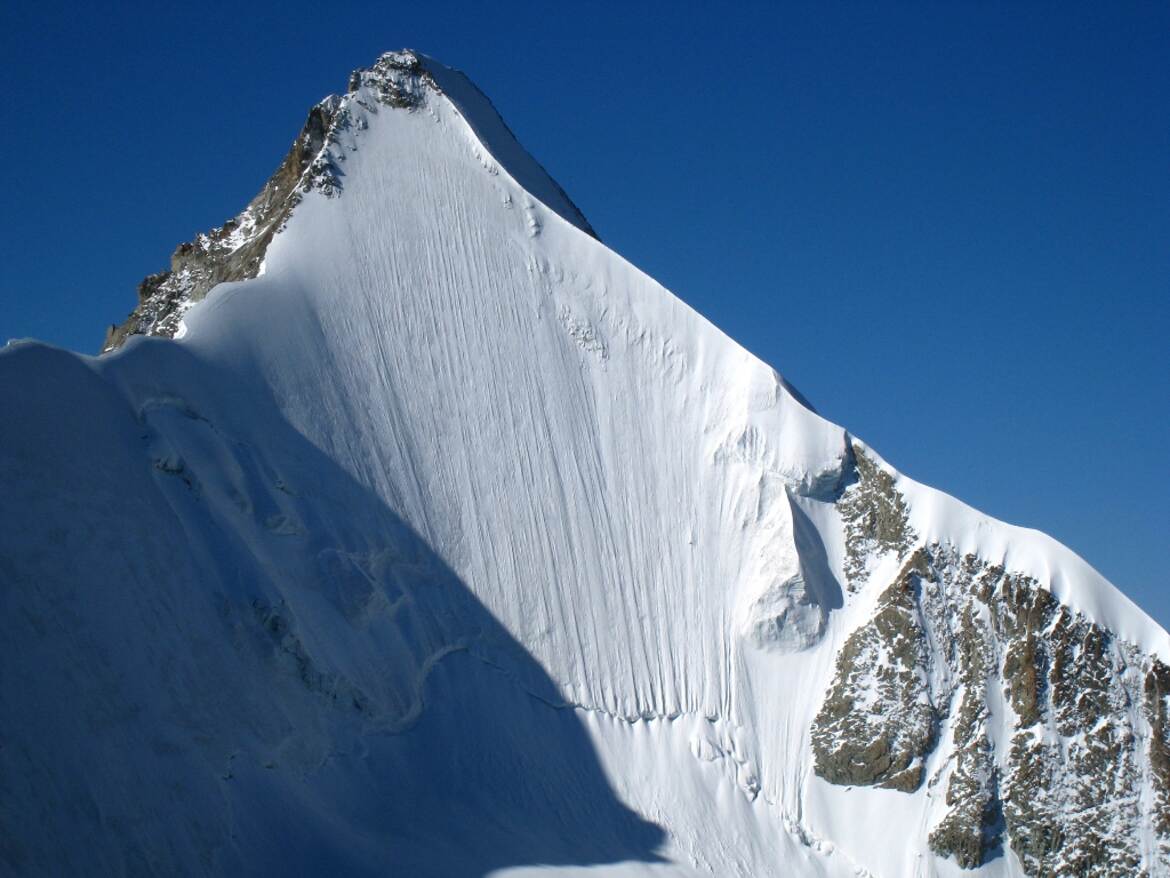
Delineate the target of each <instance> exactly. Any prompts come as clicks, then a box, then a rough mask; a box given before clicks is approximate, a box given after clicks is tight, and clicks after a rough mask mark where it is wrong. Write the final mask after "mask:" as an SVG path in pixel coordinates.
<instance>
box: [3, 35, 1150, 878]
mask: <svg viewBox="0 0 1170 878" xmlns="http://www.w3.org/2000/svg"><path fill="white" fill-rule="evenodd" d="M314 113H316V114H317V115H316V116H315V117H314V116H313V115H311V116H310V125H307V126H306V131H307V132H308V134H306V133H305V132H302V135H301V137H300V138H299V139H298V141H297V145H294V147H293V150H292V151H291V152H290V155H289V157H288V158H286V160H285V163H284V164H283V165H282V166H281V170H280V171H278V173H277V175H276V176H274V177H273V179H272V180H271V181H269V184H267V185H266V187H265V189H264V190H263V191H262V192H261V195H260V196H258V198H257V200H255V201H253V203H252V205H250V206H249V208H248V210H247V211H245V214H242V215H241V219H239V220H238V221H237V222H236V224H235V226H233V227H232V228H226V227H225V229H224V230H220V231H219V232H217V233H212V235H210V236H207V237H206V242H204V239H202V238H201V239H200V242H197V243H196V245H192V246H193V249H191V250H190V251H189V252H188V256H189V262H188V263H184V265H186V266H187V268H188V271H187V274H185V275H184V274H183V271H182V268H183V266H180V268H179V269H178V270H176V271H175V272H173V273H172V274H171V275H168V276H166V277H164V278H163V279H162V280H160V281H159V282H158V283H157V284H155V285H154V287H152V288H151V289H152V290H153V292H149V291H148V294H147V295H146V296H145V298H144V300H143V303H142V304H141V305H140V307H139V309H138V310H137V311H136V312H135V315H132V318H131V321H130V322H129V323H128V324H127V325H126V327H125V328H124V331H122V332H121V333H120V334H117V335H116V338H114V339H113V340H112V342H111V346H116V345H118V344H121V343H123V342H124V344H122V346H121V349H120V350H118V351H117V352H115V353H114V354H112V355H110V356H105V357H102V358H99V359H96V360H94V359H88V358H79V357H75V356H73V355H71V354H67V353H64V352H60V351H54V350H51V349H48V348H44V347H42V346H37V345H21V346H16V347H13V348H10V349H8V350H6V351H4V352H3V354H2V355H0V400H3V405H4V406H5V411H6V412H8V413H10V418H9V424H10V426H8V427H6V428H5V429H6V432H5V434H4V437H3V438H4V442H3V451H4V457H3V461H2V462H3V468H2V469H0V485H3V486H4V492H5V496H6V497H8V498H11V501H12V502H10V503H7V504H5V505H4V507H3V520H2V521H0V525H2V526H0V559H2V565H3V566H0V572H2V573H3V575H4V577H5V582H6V583H7V584H8V585H7V587H6V590H5V593H4V599H5V602H6V604H5V610H6V612H5V613H4V614H3V619H2V620H0V626H2V628H3V634H4V636H5V638H6V642H8V643H10V644H14V647H13V648H12V649H11V651H12V652H13V654H15V655H18V656H21V657H22V658H21V662H22V664H21V666H20V667H19V669H18V670H17V671H12V670H10V669H9V668H10V667H14V666H6V667H5V668H3V669H0V697H2V698H3V703H4V705H5V707H6V710H5V715H6V716H18V717H19V721H18V722H16V723H13V724H12V725H11V730H10V731H9V730H8V729H6V730H5V735H6V742H5V747H3V748H0V777H4V778H12V779H14V780H13V781H12V782H11V783H6V784H5V785H3V786H0V809H3V810H2V811H0V815H2V816H3V819H2V820H0V833H3V834H0V862H3V863H5V865H6V866H8V867H9V868H10V869H11V870H13V871H18V872H19V871H25V872H29V873H35V872H43V871H54V870H55V871H69V870H72V871H84V870H86V868H88V867H89V865H90V864H92V863H93V862H100V863H102V864H103V870H105V871H117V870H119V869H121V870H123V871H128V870H132V869H139V868H140V870H143V871H152V870H153V871H157V872H168V871H176V870H178V871H187V872H192V873H223V872H232V871H234V872H258V871H260V872H263V871H270V872H271V871H279V870H280V869H281V868H285V867H287V868H293V867H294V865H295V867H296V868H297V869H299V870H304V869H305V868H307V867H306V866H305V864H306V863H308V864H309V867H311V868H313V869H314V870H315V871H319V872H337V871H339V870H341V871H345V872H346V873H349V874H365V873H367V872H369V873H370V874H374V873H378V874H385V872H386V871H387V870H389V871H390V872H391V873H392V874H404V875H406V874H409V875H483V874H488V873H489V872H490V873H493V874H494V873H497V872H502V871H507V872H511V871H512V870H515V872H516V874H521V873H526V872H527V871H528V870H529V869H533V870H539V871H544V872H548V871H556V869H558V868H562V867H563V868H566V869H572V868H576V867H582V866H593V867H604V868H605V870H606V871H612V873H613V874H651V873H658V872H670V873H673V874H715V875H730V874H740V875H753V876H755V875H859V874H872V875H899V876H900V875H933V874H944V875H948V874H960V872H961V870H962V869H970V868H979V869H982V870H983V874H995V875H1021V874H1065V873H1067V872H1070V871H1071V872H1072V873H1074V874H1075V873H1077V872H1078V870H1080V871H1084V870H1086V869H1088V870H1090V871H1091V870H1093V869H1104V868H1112V869H1114V870H1115V871H1116V870H1129V871H1128V874H1134V873H1141V872H1142V871H1143V870H1144V871H1145V872H1146V873H1148V874H1150V875H1155V874H1162V873H1164V872H1165V871H1167V869H1170V865H1168V863H1167V858H1168V857H1170V849H1168V844H1170V825H1167V821H1166V819H1165V813H1166V809H1167V801H1168V797H1170V792H1168V790H1170V786H1168V781H1170V777H1168V775H1170V770H1168V769H1167V765H1168V764H1170V756H1167V754H1168V753H1170V722H1168V721H1167V715H1168V713H1170V701H1168V697H1170V696H1168V691H1170V683H1168V672H1167V671H1166V667H1167V665H1166V662H1167V661H1170V638H1168V637H1167V635H1166V632H1165V631H1163V630H1162V629H1160V628H1158V626H1156V625H1155V624H1154V623H1153V622H1152V621H1150V620H1149V619H1148V618H1147V617H1146V616H1145V615H1144V614H1143V613H1141V611H1140V610H1138V609H1137V608H1136V607H1134V606H1133V605H1132V604H1130V603H1129V602H1128V601H1127V600H1126V599H1125V598H1124V597H1123V596H1122V595H1121V594H1120V593H1118V592H1117V591H1116V590H1115V589H1114V588H1113V587H1112V586H1111V585H1109V584H1108V583H1106V582H1105V581H1104V580H1102V579H1101V578H1100V577H1099V576H1098V575H1097V574H1096V573H1095V572H1094V571H1092V570H1091V569H1090V568H1088V567H1087V565H1085V564H1084V562H1082V561H1080V559H1078V558H1076V557H1075V556H1074V555H1072V553H1070V552H1068V551H1067V550H1065V549H1063V548H1062V547H1059V546H1057V545H1056V544H1055V543H1053V542H1052V541H1050V540H1048V539H1047V538H1045V537H1043V536H1042V535H1040V534H1036V533H1034V532H1030V531H1024V530H1020V529H1017V528H1011V527H1009V526H1007V525H1003V524H1000V523H998V522H994V521H991V520H989V519H986V518H984V517H982V516H980V515H978V514H977V513H975V512H974V511H972V510H969V509H967V508H966V507H964V506H962V504H960V503H958V502H957V501H955V500H953V499H951V498H949V497H946V496H945V495H942V494H940V493H938V492H936V491H933V490H931V489H928V488H925V487H923V486H920V485H916V484H915V483H913V482H912V481H910V480H909V479H907V478H905V477H903V476H901V475H899V474H898V473H897V472H896V471H894V470H893V469H892V468H890V467H889V466H888V465H886V464H885V463H884V462H883V461H881V460H880V459H879V458H878V457H877V455H876V454H874V453H873V452H872V451H871V450H870V449H868V448H865V447H864V446H863V445H862V444H861V443H859V442H857V441H856V440H854V439H853V438H851V437H850V436H849V435H848V434H847V433H846V432H845V431H844V430H843V429H841V428H840V427H837V426H835V425H833V424H830V423H828V422H827V421H825V420H824V419H822V418H821V417H819V416H818V415H817V414H815V413H814V412H813V411H812V410H811V409H810V408H808V407H807V406H806V405H805V404H804V402H803V401H802V400H801V399H800V398H799V397H797V396H796V395H795V394H794V392H792V391H791V390H790V389H789V388H788V385H787V384H786V383H785V382H784V380H783V379H782V378H781V377H780V376H779V375H778V374H777V373H776V372H775V371H774V370H773V369H771V368H770V367H769V366H767V365H766V364H764V363H762V362H760V361H759V360H758V359H756V358H755V357H753V356H752V355H751V354H749V353H748V352H746V351H744V350H743V349H742V348H740V347H739V346H738V345H736V344H735V343H734V342H732V341H731V340H730V339H728V338H727V337H726V336H724V335H723V334H722V333H720V332H719V331H718V330H717V329H716V328H715V327H713V326H712V325H711V324H709V323H708V322H707V321H705V320H704V319H703V318H702V317H700V316H699V315H697V314H696V313H694V312H693V311H692V310H690V309H689V308H687V306H685V305H684V304H683V303H681V302H680V301H679V300H678V299H676V298H675V297H674V296H672V295H671V294H670V293H669V292H668V291H666V290H665V289H663V288H662V287H661V286H660V285H658V284H657V283H656V282H655V281H653V280H652V279H651V278H649V277H647V276H646V275H644V274H642V273H641V272H639V271H638V270H637V269H635V268H634V267H633V266H631V265H630V264H629V263H627V262H626V261H624V260H623V259H621V257H619V256H617V255H616V254H614V253H613V252H612V251H610V250H608V249H607V248H606V247H604V246H603V245H602V244H601V243H600V242H599V241H598V240H597V239H596V237H595V236H594V235H593V234H592V232H591V230H590V228H589V226H588V224H587V223H586V222H585V220H584V218H583V217H581V215H580V213H579V211H577V210H576V208H575V207H573V205H572V203H571V202H570V201H569V200H568V199H567V197H565V196H564V193H563V192H561V190H560V189H559V187H557V186H556V184H555V183H553V182H552V180H551V179H550V178H549V177H548V175H547V174H545V173H544V171H543V170H542V169H541V168H540V167H539V165H537V164H536V163H535V161H533V160H532V159H531V157H530V156H528V155H527V153H525V152H524V151H523V150H522V149H521V148H520V147H519V146H518V145H517V144H516V143H515V140H514V138H512V137H511V135H510V133H509V132H508V130H507V128H506V127H505V126H504V124H503V122H502V121H501V120H500V119H499V117H498V115H497V114H496V113H495V111H494V109H492V108H491V105H490V104H489V103H488V102H487V100H486V99H485V98H483V96H482V95H480V94H479V92H478V91H476V90H475V89H474V87H473V86H472V85H471V84H470V83H469V82H468V81H467V80H466V78H464V77H463V76H462V75H461V74H458V73H456V72H454V71H451V70H449V69H447V68H444V67H442V66H441V65H438V64H436V63H435V62H433V61H431V60H430V59H427V58H425V57H423V56H421V55H418V54H417V53H410V52H401V53H388V54H386V55H383V56H382V57H381V58H380V59H378V61H377V62H376V63H375V64H374V65H373V66H372V67H370V68H368V69H363V70H359V71H356V72H355V73H354V74H353V76H352V77H351V79H350V87H349V91H348V92H347V94H346V95H345V96H343V97H340V98H330V99H327V100H326V101H325V102H323V103H322V104H321V105H319V106H318V108H316V109H315V110H314ZM314 119H316V121H314ZM310 129H311V130H310ZM274 181H275V182H274ZM180 249H181V250H182V248H180ZM235 254H240V255H239V257H238V258H237V256H236V255H235ZM249 260H251V261H249ZM260 265H262V266H263V271H262V272H261V271H260ZM241 266H243V267H242V268H241ZM225 281H226V282H225ZM180 327H181V328H182V331H181V332H179V329H180ZM143 335H147V336H148V335H162V336H170V335H176V336H177V340H175V341H171V340H167V339H151V338H140V337H131V336H143ZM8 705H20V706H21V708H20V710H19V711H15V710H10V709H8ZM79 725H80V727H81V728H82V730H83V731H82V733H80V734H79V733H77V732H75V731H73V730H74V729H76V728H78V727H79ZM50 754H52V755H50ZM46 790H52V791H55V792H54V793H53V796H56V797H59V798H64V799H65V800H67V801H71V802H77V803H79V804H78V806H77V807H76V808H73V809H60V808H54V807H52V804H51V802H52V798H51V797H50V795H49V794H48V793H46V792H45V791H46ZM1036 791H1040V792H1038V793H1037V792H1036ZM30 802H31V803H37V806H36V807H32V808H30V807H29V803H30ZM891 827H893V828H894V829H896V832H897V843H891V834H892V831H891ZM62 838H66V839H76V840H77V841H76V842H75V843H69V844H64V845H62V844H59V843H57V841H56V840H57V839H62ZM1102 864H1110V865H1108V866H1104V865H1102ZM538 867H539V869H538ZM1102 874H1109V873H1107V872H1102ZM1117 874H1122V872H1120V871H1118V872H1117Z"/></svg>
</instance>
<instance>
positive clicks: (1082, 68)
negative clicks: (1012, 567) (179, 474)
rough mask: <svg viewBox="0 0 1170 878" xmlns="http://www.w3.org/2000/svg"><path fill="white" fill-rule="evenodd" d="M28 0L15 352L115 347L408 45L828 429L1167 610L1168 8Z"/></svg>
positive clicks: (8, 189) (5, 47)
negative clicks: (344, 98) (22, 341)
mask: <svg viewBox="0 0 1170 878" xmlns="http://www.w3.org/2000/svg"><path fill="white" fill-rule="evenodd" d="M424 6H425V8H424ZM33 7H34V5H33V4H15V3H11V4H5V5H4V8H3V10H2V11H0V50H2V54H0V71H2V79H0V86H2V88H0V101H2V102H3V111H4V118H5V120H6V123H7V125H6V132H5V135H6V136H5V137H4V138H3V140H2V142H0V159H2V161H3V167H4V168H5V170H6V174H5V181H4V185H3V192H4V195H3V200H2V201H0V204H2V205H3V210H2V211H0V224H2V228H0V231H2V233H3V240H4V242H5V252H4V266H3V271H2V272H0V337H3V338H10V337H26V336H34V337H38V338H42V339H45V340H48V341H51V342H54V343H57V344H60V345H63V346H67V347H70V348H74V349H77V350H82V351H87V352H93V351H94V350H95V349H96V347H97V346H98V344H99V343H100V341H101V338H102V335H103V332H104V328H105V325H106V324H108V323H110V322H112V321H115V320H119V319H121V318H122V317H123V316H124V315H125V313H126V312H127V311H128V310H129V309H130V307H131V306H132V305H133V303H134V287H135V285H136V283H137V282H138V280H139V279H141V277H142V276H143V275H145V274H147V273H149V272H153V271H158V270H161V269H163V268H164V267H166V265H167V260H168V257H169V254H170V252H171V250H172V249H173V248H174V246H175V245H176V244H178V243H179V242H180V241H184V240H187V239H189V238H190V237H191V236H192V235H193V234H194V233H196V232H198V231H200V230H204V229H206V228H209V227H211V226H213V225H217V224H219V223H221V222H222V221H223V220H224V219H226V218H227V217H229V216H231V215H232V214H234V213H235V212H236V211H237V210H238V209H239V208H240V207H242V206H243V205H244V204H245V203H246V202H247V201H248V199H249V198H250V197H251V196H252V195H253V194H254V193H255V191H256V190H257V189H258V188H259V186H260V185H261V184H262V183H263V181H264V180H265V179H266V178H267V176H268V175H269V173H271V171H272V170H273V169H274V168H275V166H276V164H277V163H278V162H279V160H280V158H281V157H282V155H283V154H284V151H285V150H286V149H287V147H288V144H289V142H290V141H291V139H292V138H293V136H294V135H295V134H296V132H297V130H298V129H299V127H300V125H301V122H302V121H303V119H304V116H305V113H306V112H307V110H308V108H309V106H310V105H311V104H312V103H313V102H315V101H316V100H317V99H319V98H320V97H322V96H324V95H325V94H327V93H329V92H334V91H340V90H343V89H344V87H345V82H346V76H347V74H348V72H349V70H350V69H352V68H353V67H356V66H361V65H365V64H368V63H370V62H371V61H372V60H373V58H374V57H375V56H376V55H377V54H378V53H379V52H380V51H382V50H385V49H389V48H400V47H402V46H411V47H414V48H418V49H420V50H422V51H424V52H427V53H428V54H431V55H433V56H435V57H436V58H439V59H440V60H442V61H444V62H445V63H448V64H450V65H452V66H456V67H459V68H461V69H463V70H465V71H466V72H467V73H469V74H470V75H471V76H472V78H473V79H474V80H475V81H476V82H477V83H478V84H479V85H480V87H481V88H483V90H484V91H485V92H487V93H488V95H489V96H490V97H491V98H492V99H493V101H494V102H495V103H496V105H497V107H498V108H499V109H500V110H501V112H502V113H503V115H504V117H505V118H506V119H507V120H508V122H509V124H510V125H511V126H512V128H513V130H514V131H515V132H516V133H517V134H518V136H519V137H520V139H521V140H522V141H523V142H524V143H525V145H526V146H528V148H529V149H530V150H531V151H532V152H533V153H534V154H535V155H536V156H537V158H539V159H540V160H541V161H542V162H543V163H544V164H545V165H546V167H548V168H549V170H550V171H551V172H552V173H553V175H554V176H555V177H556V178H557V179H558V180H559V181H560V182H561V183H562V185H563V186H564V187H565V188H566V190H567V191H568V192H569V194H570V195H571V196H572V197H573V199H574V200H575V201H576V202H577V204H578V205H579V206H580V207H581V208H582V210H583V211H584V212H585V214H586V215H587V216H588V217H589V219H590V220H591V222H592V223H593V225H594V226H595V227H596V228H597V229H598V231H599V233H600V234H601V236H602V238H603V239H604V240H605V241H606V242H607V243H609V244H610V245H611V246H612V247H613V248H614V249H616V250H617V251H618V252H620V253H621V254H623V255H624V256H626V257H627V258H628V259H630V260H631V261H632V262H634V263H635V264H637V265H639V266H640V267H642V268H643V269H645V270H646V271H648V272H649V273H650V274H652V275H654V276H655V277H657V278H658V279H659V280H661V281H662V282H663V283H664V284H666V286H668V287H669V288H670V289H672V290H674V291H675V292H676V293H677V294H678V295H680V296H681V297H682V298H683V299H685V300H686V301H687V302H689V303H690V304H691V305H693V306H694V307H695V308H697V309H698V310H699V311H701V312H703V313H704V314H706V315H707V316H708V317H709V318H710V319H711V320H713V321H714V322H715V323H716V324H718V325H719V326H721V327H722V328H723V329H724V330H726V331H727V332H728V333H729V334H730V335H731V336H732V337H734V338H736V339H737V340H738V341H740V342H741V343H742V344H744V345H745V346H746V347H748V348H749V349H751V350H752V351H754V352H755V353H757V354H758V355H760V356H761V357H762V358H764V359H765V360H767V361H768V362H770V363H772V364H773V365H775V366H776V367H777V368H778V369H780V371H781V372H783V373H784V374H785V376H786V377H787V378H788V379H789V380H790V381H792V382H793V383H794V384H796V386H797V387H799V388H800V389H801V390H802V391H803V392H804V394H805V395H806V396H808V397H809V398H810V399H811V400H812V401H813V402H814V403H815V404H816V405H817V407H818V408H819V409H820V410H821V411H822V412H823V413H824V414H826V415H827V416H828V417H830V418H831V419H833V420H835V421H837V422H839V423H842V424H844V425H845V426H846V427H848V428H849V429H850V430H852V431H853V432H854V433H855V434H856V435H858V436H860V437H861V438H863V439H865V440H866V441H867V442H869V443H870V444H871V445H872V446H873V447H874V448H876V449H877V450H878V451H879V452H880V453H881V454H883V455H884V456H885V457H886V458H887V459H888V460H889V461H890V462H891V463H893V464H894V465H895V466H897V467H898V468H900V469H902V470H903V471H904V472H906V473H908V474H909V475H912V476H914V477H915V478H918V479H919V480H921V481H925V482H927V483H929V484H933V485H936V486H938V487H941V488H944V489H945V490H947V491H949V492H950V493H953V494H955V495H957V496H959V497H961V498H962V499H964V500H966V501H967V502H969V503H971V504H972V505H974V506H977V507H979V508H981V509H983V510H985V511H987V512H989V513H991V514H993V515H995V516H997V517H1000V518H1003V519H1006V520H1008V521H1011V522H1013V523H1017V524H1023V525H1028V526H1031V527H1036V528H1039V529H1041V530H1045V531H1047V532H1049V533H1051V534H1052V535H1054V536H1055V537H1057V538H1058V539H1060V540H1062V541H1063V542H1065V543H1067V544H1068V545H1070V546H1072V547H1073V548H1074V549H1076V550H1077V551H1078V552H1079V553H1080V554H1082V555H1083V556H1084V557H1085V558H1086V559H1088V560H1089V561H1090V562H1091V563H1092V564H1094V565H1095V566H1096V567H1098V569H1100V570H1101V571H1102V572H1103V573H1104V574H1106V575H1107V576H1109V577H1110V578H1111V579H1113V580H1114V581H1115V582H1116V583H1117V584H1118V585H1119V586H1120V587H1121V588H1122V589H1123V590H1124V591H1125V592H1127V593H1128V594H1129V595H1131V596H1132V597H1133V598H1134V599H1135V600H1137V601H1138V602H1139V603H1141V604H1142V605H1143V606H1144V607H1145V608H1146V609H1147V610H1149V611H1150V612H1151V613H1152V614H1153V615H1154V616H1155V617H1156V618H1157V619H1158V620H1159V621H1160V622H1161V623H1162V624H1163V625H1168V624H1170V574H1168V573H1167V562H1166V560H1165V555H1166V553H1167V550H1168V549H1170V511H1168V505H1170V466H1168V465H1167V462H1166V456H1165V452H1164V445H1165V436H1166V433H1167V428H1168V427H1170V356H1168V351H1170V343H1168V342H1167V339H1168V338H1170V62H1168V61H1167V59H1170V6H1168V5H1167V4H1165V3H1161V4H1146V5H1138V4H1097V5H1095V6H1094V5H1088V4H1086V5H1077V4H1055V3H1052V4H1048V3H1045V4H1007V3H1004V4H990V3H980V4H975V3H969V4H926V3H921V4H918V3H915V4H911V3H905V4H902V3H897V4H861V3H848V4H811V3H810V4H801V5H785V4H767V5H762V6H758V7H752V6H750V5H739V6H736V7H734V8H729V9H728V10H727V11H723V12H716V11H714V7H713V6H698V5H696V6H694V7H687V6H685V5H682V6H675V7H673V11H671V12H670V13H669V14H668V15H663V14H662V12H661V9H654V8H651V7H649V6H646V7H638V8H631V7H629V6H628V5H626V4H615V5H613V6H609V7H607V6H606V5H605V4H589V5H588V6H571V5H565V4H558V5H546V4H535V3H534V4H508V3H495V4H471V3H468V4H445V3H441V2H432V3H428V4H385V3H376V4H367V5H363V4H321V3H305V4H299V3H297V2H285V3H281V4H272V5H269V6H265V5H264V4H232V5H228V4H223V5H217V4H214V3H211V4H201V5H200V6H199V7H198V8H197V9H196V8H193V7H190V6H184V7H178V6H176V7H174V9H173V10H171V11H167V10H165V9H163V8H162V7H160V6H158V5H156V4H150V5H146V4H143V5H141V6H140V7H137V8H136V7H135V5H134V4H132V3H126V4H122V5H120V6H119V7H118V8H117V9H114V8H81V4H55V3H52V2H46V3H39V4H36V5H35V8H33ZM663 8H665V7H663Z"/></svg>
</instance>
